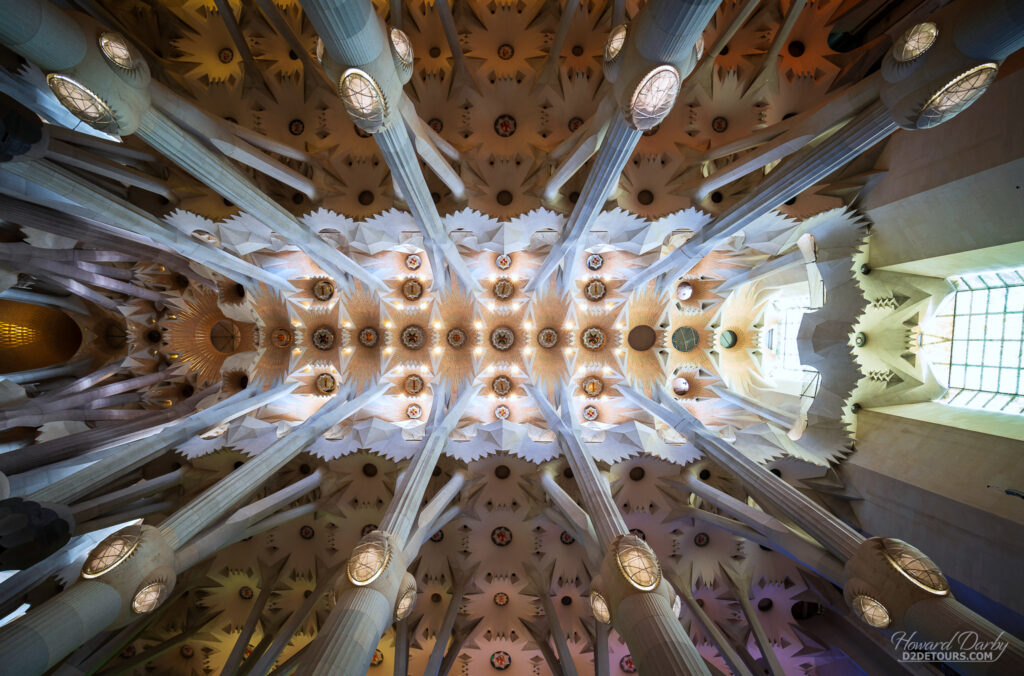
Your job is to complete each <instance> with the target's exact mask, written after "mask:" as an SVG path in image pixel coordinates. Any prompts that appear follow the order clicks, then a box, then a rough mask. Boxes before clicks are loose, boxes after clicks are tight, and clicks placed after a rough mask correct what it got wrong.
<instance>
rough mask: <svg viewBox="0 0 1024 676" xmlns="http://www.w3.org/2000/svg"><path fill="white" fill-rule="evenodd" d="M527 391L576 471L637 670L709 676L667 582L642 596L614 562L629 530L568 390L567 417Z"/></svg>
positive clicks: (612, 604)
mask: <svg viewBox="0 0 1024 676" xmlns="http://www.w3.org/2000/svg"><path fill="white" fill-rule="evenodd" d="M526 388H527V393H528V394H529V395H530V396H531V397H533V399H534V402H535V403H536V404H537V406H538V408H539V409H540V411H541V414H542V415H543V416H544V419H545V420H546V421H547V423H548V426H549V427H550V428H551V430H552V431H553V432H554V433H555V435H556V436H557V438H558V439H559V442H560V444H561V447H562V450H563V452H564V453H565V458H566V460H567V461H568V463H569V467H571V468H572V472H573V478H574V479H575V480H576V485H577V486H578V487H579V489H580V493H581V496H582V498H583V505H584V507H586V510H587V512H588V513H589V515H590V518H591V520H592V522H593V524H594V530H595V531H596V532H597V540H598V543H599V545H600V548H601V550H602V553H603V560H602V566H601V576H602V577H603V578H604V579H603V580H602V584H603V585H605V586H604V588H603V589H602V590H601V591H602V594H603V595H605V598H606V600H607V602H608V605H609V610H610V611H611V616H612V622H613V624H614V625H615V628H616V629H617V630H618V632H619V635H621V636H622V638H623V639H625V641H626V644H627V645H629V648H630V654H631V655H632V656H633V659H634V660H635V661H636V662H637V666H638V667H639V669H640V670H641V671H642V672H643V673H651V674H705V675H708V676H709V672H708V669H707V666H706V665H705V663H704V660H703V659H702V658H701V656H700V653H698V652H697V649H696V648H695V647H694V645H693V643H692V642H691V641H690V637H689V636H688V635H687V634H686V632H685V631H683V628H682V626H681V625H680V624H679V618H677V617H676V615H675V613H673V612H672V606H671V604H670V602H669V590H668V583H667V582H666V581H665V580H663V579H662V580H660V583H659V584H658V585H657V586H656V587H655V588H654V589H653V590H651V591H639V590H638V589H637V588H635V587H633V586H631V584H630V583H628V582H627V581H626V578H625V576H624V575H622V574H621V572H620V571H619V570H618V569H617V568H616V563H614V562H613V561H614V560H615V559H616V545H617V544H618V541H619V539H620V538H622V537H623V536H628V535H629V528H628V527H627V526H626V522H625V520H624V519H623V518H622V514H621V512H619V509H618V507H617V506H616V504H615V499H614V498H613V497H612V493H611V487H610V486H609V485H608V482H607V480H606V479H605V478H604V477H603V476H602V475H601V473H600V472H599V471H598V469H597V464H596V463H595V462H594V460H593V458H592V457H591V456H590V453H589V451H587V449H586V448H585V447H584V446H583V444H582V443H580V440H579V437H578V435H577V434H576V431H575V427H574V424H573V423H572V421H571V413H570V412H569V402H570V401H571V397H570V394H569V391H568V388H567V387H566V386H565V385H563V386H562V387H561V388H560V390H559V394H560V401H561V405H562V410H563V412H562V416H559V414H558V413H557V412H556V411H555V409H554V407H553V406H552V405H551V403H550V402H548V400H547V397H546V396H545V395H544V393H543V392H541V391H540V390H538V389H537V388H535V387H533V386H531V385H527V386H526ZM566 418H568V420H566ZM773 476H774V475H773ZM659 577H660V575H659Z"/></svg>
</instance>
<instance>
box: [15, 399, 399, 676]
mask: <svg viewBox="0 0 1024 676" xmlns="http://www.w3.org/2000/svg"><path fill="white" fill-rule="evenodd" d="M388 387H389V386H388V385H387V384H384V383H382V384H379V385H377V386H375V387H373V388H372V389H370V390H368V391H367V392H364V393H363V394H361V395H359V396H356V397H355V398H353V399H349V400H347V401H346V400H344V399H343V398H342V397H340V396H338V397H336V398H335V399H332V400H331V401H329V402H327V403H326V404H324V406H322V407H321V408H320V410H319V411H317V412H316V413H314V414H313V415H312V416H310V418H309V419H308V420H306V421H305V422H304V423H302V424H301V425H299V426H297V427H296V428H294V429H293V430H292V431H291V432H289V433H288V434H287V435H285V436H284V437H282V438H281V439H279V440H278V441H276V442H275V443H274V444H272V445H271V446H270V447H269V448H267V449H266V450H265V451H263V453H261V454H260V455H258V456H257V457H255V458H253V459H251V460H250V461H248V462H247V463H245V464H244V465H242V467H240V468H238V469H236V470H234V471H233V472H231V473H230V474H228V475H227V476H226V477H224V478H223V479H221V480H220V481H218V482H217V483H216V484H214V485H213V486H211V487H210V488H208V489H207V490H206V491H204V492H203V493H202V494H200V495H199V497H197V498H196V499H194V500H192V501H191V502H189V503H188V504H187V505H185V506H184V507H182V508H181V509H179V510H178V511H177V512H175V513H174V514H172V515H171V516H170V517H169V518H168V519H167V520H166V521H165V522H164V523H163V524H162V525H161V526H160V528H154V527H152V526H148V525H143V526H141V528H139V529H138V530H137V531H135V532H131V533H128V534H126V535H125V537H127V538H128V539H129V540H130V541H132V540H133V541H134V542H135V543H136V544H135V545H133V549H132V555H131V556H128V557H127V558H125V559H124V562H123V563H121V564H120V565H117V566H116V567H110V568H103V569H102V572H100V574H98V575H95V576H94V577H93V578H83V579H80V580H79V581H78V582H76V583H75V584H73V585H71V587H69V588H68V589H66V590H65V591H63V592H61V593H60V594H58V595H57V596H55V597H53V598H51V599H50V600H48V601H46V602H45V603H43V604H41V605H39V606H38V607H36V608H33V609H31V610H29V612H28V613H27V614H26V615H24V616H23V617H21V618H19V619H18V620H16V621H15V622H13V623H11V624H10V625H8V626H6V627H3V628H2V629H0V664H3V665H4V668H5V669H7V668H11V669H13V671H12V672H11V673H17V674H25V675H29V674H40V673H42V672H43V671H45V670H46V669H48V668H50V667H51V666H53V665H54V664H56V663H57V662H58V661H59V660H61V659H63V658H64V656H66V655H67V654H68V653H69V652H71V650H73V649H74V648H75V647H77V646H79V645H81V644H83V643H85V642H86V641H88V640H89V639H90V638H92V637H93V636H95V635H96V634H98V633H99V632H101V631H103V630H104V629H106V628H107V627H110V626H111V625H115V626H123V625H125V624H127V623H129V622H130V621H132V620H134V619H137V617H138V615H139V612H138V611H134V610H133V609H132V605H133V601H134V599H135V598H136V597H137V594H138V593H139V591H140V590H141V589H142V587H143V586H144V585H146V584H153V583H159V584H162V585H164V591H163V592H162V593H161V597H160V598H159V600H158V603H159V601H163V600H166V598H167V594H168V593H169V591H170V589H171V588H173V584H174V579H175V550H177V549H180V548H181V546H182V545H184V544H185V543H187V542H188V541H189V540H191V539H192V538H194V537H195V536H196V535H198V534H199V533H201V532H202V531H203V530H205V529H206V528H208V527H209V526H210V525H211V524H213V523H215V522H216V521H218V520H220V519H221V518H222V517H223V516H224V514H225V513H227V512H228V511H230V510H231V509H232V508H233V507H235V506H236V505H237V504H238V503H240V502H241V501H242V500H244V499H245V498H246V497H247V496H249V495H251V494H252V493H253V491H255V490H257V489H258V488H259V487H260V486H262V485H263V484H264V483H265V482H266V480H267V479H268V478H269V477H271V476H272V475H273V474H275V473H276V472H277V471H279V470H280V469H281V468H282V467H283V466H284V465H286V464H287V463H288V462H289V461H291V460H292V459H293V458H294V457H295V456H296V455H297V454H298V453H300V452H301V451H302V450H303V449H305V448H306V446H308V445H309V444H310V443H311V442H312V441H313V440H315V439H316V437H318V436H319V435H321V434H323V433H324V432H325V431H326V430H328V429H329V428H330V427H332V426H333V425H335V424H336V423H338V422H339V421H341V420H344V419H345V418H347V417H348V416H350V415H352V414H354V413H356V412H357V411H359V410H360V409H361V408H362V407H363V406H365V405H367V404H369V403H370V402H372V401H374V400H375V399H377V398H378V397H379V396H381V395H382V394H383V393H384V392H385V391H386V390H387V388H388ZM267 506H268V508H277V507H279V506H280V505H279V504H278V503H277V502H276V501H274V500H271V501H270V503H268V505H267ZM255 516H257V517H258V516H259V514H256V515H255ZM267 521H269V520H267ZM273 523H274V522H271V525H272V524H273ZM224 533H225V534H230V533H237V531H235V530H234V529H229V530H227V531H224ZM221 542H222V543H224V544H226V541H221ZM100 546H101V547H102V546H104V545H103V544H102V543H101V545H100ZM87 564H88V560H87ZM155 607H156V606H153V607H151V608H149V609H148V610H146V611H143V613H144V612H150V611H152V610H153V608H155Z"/></svg>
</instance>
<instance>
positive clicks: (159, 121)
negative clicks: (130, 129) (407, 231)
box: [136, 108, 387, 290]
mask: <svg viewBox="0 0 1024 676" xmlns="http://www.w3.org/2000/svg"><path fill="white" fill-rule="evenodd" d="M136 134H137V135H138V136H139V138H141V139H142V140H144V141H145V142H146V143H148V144H149V145H151V146H153V147H154V148H156V149H157V150H159V151H160V152H161V153H163V154H164V155H166V156H167V157H168V158H169V159H170V160H171V161H172V162H174V163H175V164H177V165H178V166H179V167H181V168H182V169H184V170H185V171H187V172H188V173H190V174H192V175H193V176H195V177H196V178H198V179H199V180H200V181H202V182H203V183H204V184H205V185H208V186H210V187H211V188H212V189H213V190H215V191H216V192H217V193H219V194H220V195H223V196H224V197H225V198H227V199H229V200H231V201H232V202H234V203H235V204H236V205H237V206H238V207H239V208H240V209H242V210H243V211H245V212H246V213H248V214H250V215H252V216H255V217H256V218H258V219H259V220H260V221H262V222H263V223H264V224H265V225H266V226H267V227H269V228H271V229H272V230H274V231H275V232H277V233H279V234H281V235H282V236H284V237H286V238H287V239H288V241H289V243H291V244H294V245H295V246H298V247H299V248H300V249H302V250H303V251H305V252H306V253H307V254H309V256H310V257H311V258H312V259H313V260H314V261H316V263H317V265H319V266H320V267H321V268H323V269H324V271H326V272H327V273H328V274H330V275H332V276H334V277H338V278H341V277H343V276H344V275H346V274H347V275H351V276H352V277H354V278H356V279H358V280H359V281H360V282H362V283H363V284H365V285H366V286H367V287H368V288H370V289H376V290H384V289H386V288H387V287H386V285H385V284H384V282H383V281H381V280H380V278H379V277H377V276H376V275H374V274H372V273H371V272H370V271H369V270H367V269H366V268H364V267H363V266H361V265H359V264H358V263H356V262H355V261H354V260H352V259H351V258H349V257H348V256H346V255H345V254H343V253H341V252H340V251H338V250H337V249H335V248H334V247H333V246H331V245H330V244H328V243H327V242H325V241H324V240H322V239H320V237H319V236H317V235H316V234H315V233H313V232H312V231H310V230H309V229H307V228H306V227H305V226H303V225H302V224H301V223H300V222H299V221H298V219H296V218H295V216H293V215H292V214H291V213H289V212H288V211H287V210H285V208H284V207H282V206H281V205H279V204H278V203H277V202H275V201H274V200H272V199H270V197H268V196H267V195H266V194H265V193H264V192H263V191H261V190H260V189H259V188H257V187H256V186H255V185H254V184H253V183H252V181H250V180H249V178H248V177H246V176H245V175H244V174H243V173H242V172H241V171H240V170H239V169H238V168H237V167H235V166H234V165H233V164H231V163H230V162H229V161H228V160H226V159H225V158H224V157H222V156H220V155H218V154H216V153H214V152H212V151H211V150H210V149H209V148H207V147H206V146H204V145H203V144H202V143H200V142H199V140H198V139H196V138H195V137H194V136H192V135H191V134H190V133H188V132H187V131H185V130H184V129H182V128H181V127H179V126H178V125H177V124H175V123H174V122H173V121H172V120H171V119H170V118H169V117H167V115H165V114H164V113H162V112H161V111H159V110H157V109H156V108H151V109H150V110H148V111H147V112H146V113H145V114H144V115H143V116H142V119H141V120H140V122H139V129H138V131H137V132H136Z"/></svg>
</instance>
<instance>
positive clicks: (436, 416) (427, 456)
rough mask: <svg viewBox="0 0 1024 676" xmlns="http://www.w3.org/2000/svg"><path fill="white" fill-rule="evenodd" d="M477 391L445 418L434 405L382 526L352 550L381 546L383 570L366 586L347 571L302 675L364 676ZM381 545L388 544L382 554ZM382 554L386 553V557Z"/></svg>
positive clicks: (458, 483)
mask: <svg viewBox="0 0 1024 676" xmlns="http://www.w3.org/2000/svg"><path fill="white" fill-rule="evenodd" d="M479 389H480V386H479V385H477V386H473V387H467V388H464V389H463V390H462V391H461V392H460V394H459V398H458V400H456V401H455V402H454V403H453V404H452V405H451V406H450V407H449V408H448V410H447V411H446V412H443V411H444V406H443V404H442V401H435V402H434V406H433V408H432V411H431V421H430V424H429V425H428V431H429V433H428V436H427V439H426V440H425V441H424V444H423V447H422V448H421V449H420V450H419V452H418V453H417V454H416V456H415V458H413V461H412V463H410V465H409V467H408V468H406V470H405V472H404V473H403V474H402V475H401V476H400V477H399V480H398V485H397V486H396V487H395V495H394V497H393V498H392V499H391V503H390V504H389V505H388V509H387V512H385V514H384V518H383V519H382V520H381V523H380V530H379V531H374V532H373V533H370V534H369V535H367V536H366V537H364V538H363V540H362V541H361V542H360V544H359V545H357V547H356V550H357V551H358V550H359V548H360V547H364V546H367V545H368V544H369V543H373V542H377V543H381V544H379V545H378V547H379V548H378V551H379V552H380V555H381V556H382V557H384V558H383V559H382V560H381V561H378V563H383V569H382V570H379V571H378V573H377V574H376V575H375V576H374V577H373V578H372V579H369V580H365V581H361V580H358V579H356V578H354V577H353V575H352V571H351V570H349V571H348V573H349V574H348V582H349V583H350V584H349V585H348V586H347V588H346V589H345V590H344V591H343V592H342V593H341V594H340V595H339V597H338V602H337V604H336V605H335V607H334V609H333V610H332V611H331V614H330V616H329V617H328V618H327V621H326V622H325V623H324V625H323V626H322V627H321V629H320V633H319V635H318V636H317V638H316V639H315V640H314V642H313V643H312V644H311V645H310V654H309V655H308V656H307V657H306V658H305V659H304V660H303V665H302V667H301V668H300V673H302V674H313V675H314V676H336V675H337V674H343V675H344V676H363V674H365V673H366V669H367V668H368V667H369V665H370V660H371V659H372V658H373V652H374V650H375V649H376V647H377V644H378V643H379V642H380V637H381V635H382V634H383V633H384V631H385V630H386V629H387V627H388V625H389V624H391V622H392V621H393V619H394V617H395V604H396V602H397V601H398V595H399V593H400V592H401V587H402V582H403V575H404V574H405V569H406V567H407V565H408V562H409V561H411V560H412V559H414V558H415V557H416V554H417V552H416V551H413V550H412V549H411V548H410V547H408V544H409V535H410V533H411V532H412V528H413V524H414V522H415V520H416V515H417V513H419V511H420V505H421V504H422V503H423V496H424V494H425V493H426V490H427V485H428V484H429V483H430V478H431V476H432V474H433V469H434V466H435V465H437V461H438V458H440V456H441V451H442V450H443V449H444V446H445V444H446V443H447V441H448V438H449V436H450V435H451V433H452V431H454V429H455V426H456V425H457V424H458V422H459V420H460V419H461V418H462V414H463V413H464V412H465V410H466V408H467V407H468V406H469V403H470V402H471V401H472V399H473V398H474V397H475V396H476V393H477V392H478V391H479ZM464 481H465V477H464V476H462V475H461V474H459V475H456V476H455V477H453V478H452V480H451V481H450V482H449V484H448V485H447V486H445V487H444V488H442V489H441V490H440V491H439V492H438V497H437V498H435V500H436V502H434V501H432V502H431V504H430V505H428V506H427V507H426V509H425V511H427V512H430V513H435V512H440V511H442V510H443V504H442V503H446V502H447V501H448V500H450V499H451V498H452V497H454V495H455V494H456V493H458V490H459V489H460V488H461V487H462V484H463V482H464ZM383 541H386V542H387V545H386V548H385V545H383ZM385 551H386V552H389V553H388V554H385V553H384V552H385ZM353 555H355V552H354V553H353ZM388 557H390V560H389V558H388ZM350 562H351V559H350Z"/></svg>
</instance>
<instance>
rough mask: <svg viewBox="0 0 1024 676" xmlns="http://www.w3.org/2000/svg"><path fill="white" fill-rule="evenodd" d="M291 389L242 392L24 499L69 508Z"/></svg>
mask: <svg viewBox="0 0 1024 676" xmlns="http://www.w3.org/2000/svg"><path fill="white" fill-rule="evenodd" d="M295 387H296V385H295V384H294V383H289V384H282V385H278V386H277V387H275V388H273V389H270V390H267V391H266V392H260V393H256V392H250V391H248V390H243V391H241V392H239V393H237V394H235V395H232V396H231V397H229V398H227V399H225V400H224V401H221V402H218V403H216V404H214V405H213V406H211V407H209V408H207V409H204V410H202V411H199V412H198V413H193V414H192V415H191V416H189V417H188V418H186V419H185V420H183V421H181V422H179V423H178V424H176V425H174V426H172V427H170V428H169V429H164V430H163V431H162V432H160V433H159V434H155V435H153V436H150V437H146V438H145V439H141V440H139V441H131V442H128V443H126V444H123V445H121V446H118V447H116V448H113V449H111V450H110V451H109V452H108V453H107V454H106V455H105V456H104V457H103V458H102V459H100V460H97V461H96V462H94V463H92V464H91V465H88V466H86V467H83V468H82V469H80V470H78V471H77V472H75V473H74V474H70V475H68V476H66V477H64V478H63V479H60V480H58V481H55V482H53V483H51V484H49V485H47V486H45V487H44V488H42V489H40V490H37V491H35V492H33V493H31V494H29V495H28V496H27V498H28V499H30V500H35V501H36V502H57V503H64V504H70V503H71V502H74V501H75V500H76V499H78V498H80V497H82V496H84V495H88V494H89V493H90V492H92V491H93V490H94V489H95V488H96V487H97V486H100V485H102V484H103V483H105V482H107V481H110V480H111V479H113V478H114V477H115V476H117V475H118V474H123V473H125V472H129V471H131V470H133V469H135V468H137V467H140V466H142V465H144V464H145V463H147V462H149V461H150V460H152V459H153V458H155V457H157V456H159V455H160V454H161V453H163V452H164V451H166V450H167V449H168V448H171V447H172V446H176V445H178V444H181V443H183V442H185V441H186V440H188V439H191V438H192V437H194V436H196V435H197V434H200V433H202V432H204V431H205V430H208V429H210V428H212V427H215V426H217V425H219V424H221V423H223V422H226V421H229V420H232V419H234V418H237V417H239V416H242V415H245V414H247V413H249V412H251V411H254V410H256V409H257V408H259V407H261V406H265V405H267V404H270V403H272V402H274V401H276V400H277V399H280V398H281V397H283V396H286V395H288V394H289V393H291V392H292V391H293V390H294V389H295Z"/></svg>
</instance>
